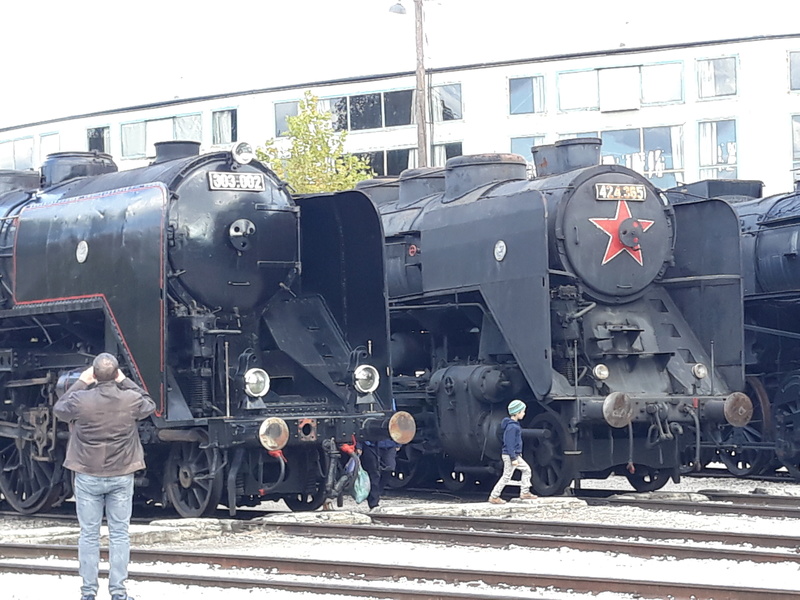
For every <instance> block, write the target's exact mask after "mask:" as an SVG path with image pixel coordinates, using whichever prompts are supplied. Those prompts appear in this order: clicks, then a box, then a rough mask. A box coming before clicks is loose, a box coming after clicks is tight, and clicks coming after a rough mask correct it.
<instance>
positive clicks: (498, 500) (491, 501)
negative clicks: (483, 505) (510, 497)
mask: <svg viewBox="0 0 800 600" xmlns="http://www.w3.org/2000/svg"><path fill="white" fill-rule="evenodd" d="M505 503H506V501H505V500H503V499H502V498H492V497H491V496H490V497H489V504H505Z"/></svg>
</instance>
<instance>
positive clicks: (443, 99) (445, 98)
mask: <svg viewBox="0 0 800 600" xmlns="http://www.w3.org/2000/svg"><path fill="white" fill-rule="evenodd" d="M431 118H432V119H433V120H434V121H458V120H459V119H461V118H462V115H461V84H460V83H453V84H450V85H436V86H433V88H431Z"/></svg>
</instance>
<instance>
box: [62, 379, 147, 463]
mask: <svg viewBox="0 0 800 600" xmlns="http://www.w3.org/2000/svg"><path fill="white" fill-rule="evenodd" d="M155 409H156V405H155V403H154V402H153V401H152V400H151V399H150V396H148V395H147V392H145V391H144V390H143V389H142V388H140V387H139V386H138V385H136V384H135V383H134V382H133V381H131V380H130V379H128V378H127V377H126V378H125V379H123V380H122V381H121V382H120V383H119V384H117V383H116V382H114V381H106V382H103V383H99V384H97V385H96V386H94V387H92V388H90V389H88V388H87V385H86V384H85V383H84V382H83V381H80V380H78V381H76V382H75V383H74V384H72V386H71V387H70V388H69V389H68V390H67V392H66V393H65V394H64V395H63V396H62V397H61V399H60V400H59V401H58V402H56V405H55V406H54V407H53V412H54V413H55V414H56V416H57V417H58V418H59V419H61V420H62V421H66V422H68V423H70V436H69V444H68V445H67V456H66V459H65V460H64V466H65V467H66V468H67V469H70V470H72V471H75V472H76V473H85V474H87V475H95V476H97V477H116V476H119V475H127V474H129V473H133V472H134V471H138V470H139V469H144V450H143V448H142V442H141V440H139V430H138V428H137V425H136V421H138V420H140V419H144V418H145V417H147V416H148V415H150V414H151V413H152V412H153V411H154V410H155Z"/></svg>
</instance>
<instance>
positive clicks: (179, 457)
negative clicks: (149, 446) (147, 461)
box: [164, 442, 224, 518]
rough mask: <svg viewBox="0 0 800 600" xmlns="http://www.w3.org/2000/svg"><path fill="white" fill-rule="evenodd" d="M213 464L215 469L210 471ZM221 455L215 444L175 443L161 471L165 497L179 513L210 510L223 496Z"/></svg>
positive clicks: (198, 514) (195, 514) (193, 514)
mask: <svg viewBox="0 0 800 600" xmlns="http://www.w3.org/2000/svg"><path fill="white" fill-rule="evenodd" d="M212 466H214V467H216V472H215V473H212ZM223 483H224V479H223V477H222V458H221V456H220V454H219V450H217V449H216V448H201V447H200V446H199V445H198V444H196V443H194V442H179V443H175V444H174V445H173V446H172V448H171V449H170V451H169V457H168V458H167V467H166V470H165V472H164V487H165V489H166V492H167V498H169V501H170V502H171V503H172V505H173V506H174V507H175V510H176V511H177V512H178V514H179V515H180V516H182V517H186V518H192V517H202V516H205V515H209V514H211V513H213V512H214V511H215V510H216V508H217V505H218V504H219V502H220V499H221V498H222V489H223V487H224V485H223Z"/></svg>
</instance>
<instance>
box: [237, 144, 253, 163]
mask: <svg viewBox="0 0 800 600" xmlns="http://www.w3.org/2000/svg"><path fill="white" fill-rule="evenodd" d="M231 157H232V158H233V160H234V161H236V162H237V163H239V164H240V165H246V164H248V163H250V162H251V161H252V160H253V159H254V158H255V157H256V153H255V152H253V147H252V146H251V145H250V144H248V143H247V142H239V143H238V144H234V145H233V147H232V148H231Z"/></svg>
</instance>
